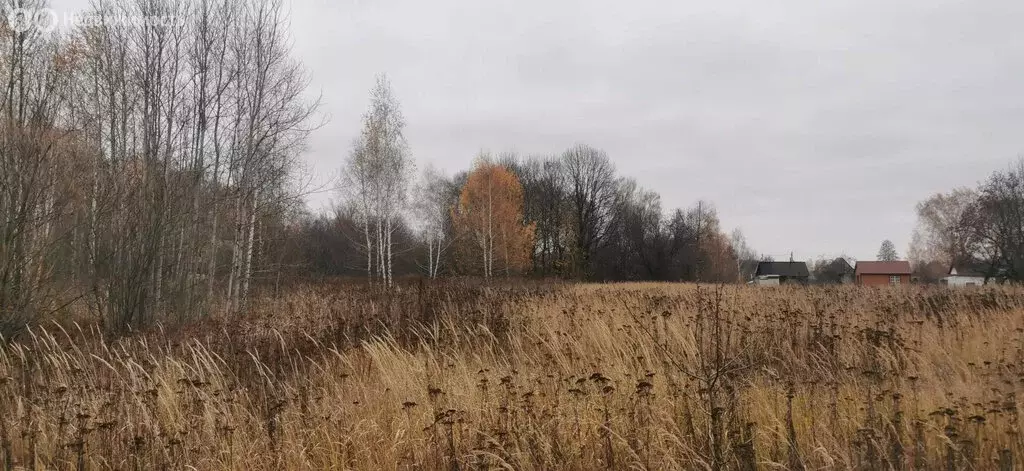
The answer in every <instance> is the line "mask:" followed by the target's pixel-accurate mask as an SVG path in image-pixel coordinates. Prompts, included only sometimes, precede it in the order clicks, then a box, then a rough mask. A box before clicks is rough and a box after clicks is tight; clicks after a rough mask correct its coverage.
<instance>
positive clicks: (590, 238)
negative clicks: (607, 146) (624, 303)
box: [562, 144, 617, 275]
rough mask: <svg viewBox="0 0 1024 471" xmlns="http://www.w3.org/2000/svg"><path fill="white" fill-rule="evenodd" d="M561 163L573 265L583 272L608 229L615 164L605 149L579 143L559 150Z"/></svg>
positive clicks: (587, 267)
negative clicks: (572, 239) (572, 240)
mask: <svg viewBox="0 0 1024 471" xmlns="http://www.w3.org/2000/svg"><path fill="white" fill-rule="evenodd" d="M562 166H563V169H564V171H565V178H566V180H567V186H568V192H569V199H570V201H571V207H572V216H573V226H574V229H575V234H574V236H575V252H576V257H577V263H576V267H577V268H576V269H577V271H578V272H580V273H582V274H584V275H586V274H589V273H591V272H592V269H593V267H592V266H591V260H592V259H593V257H594V255H595V254H596V252H597V250H598V249H599V248H600V247H601V246H602V245H603V244H604V242H605V237H606V235H607V233H608V227H609V221H610V214H611V211H612V208H613V207H614V204H615V200H616V197H617V192H616V179H615V168H614V166H612V163H611V161H610V160H609V159H608V154H606V153H605V152H604V151H601V150H598V149H594V148H592V147H589V146H586V145H582V144H580V145H577V146H575V147H573V148H571V149H569V150H567V151H566V152H565V153H564V154H562Z"/></svg>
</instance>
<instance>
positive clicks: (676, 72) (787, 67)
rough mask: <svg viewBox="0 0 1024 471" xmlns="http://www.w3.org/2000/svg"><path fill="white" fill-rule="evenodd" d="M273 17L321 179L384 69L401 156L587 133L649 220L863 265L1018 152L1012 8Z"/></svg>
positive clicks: (506, 4) (400, 8) (569, 140)
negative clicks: (311, 127)
mask: <svg viewBox="0 0 1024 471" xmlns="http://www.w3.org/2000/svg"><path fill="white" fill-rule="evenodd" d="M285 1H289V0H285ZM85 3H86V2H85V0H57V1H56V2H55V4H56V5H55V6H64V7H67V8H78V9H84V6H77V5H84V4H85ZM290 8H291V13H290V15H291V23H292V29H293V34H294V48H295V53H296V55H297V56H298V57H299V58H300V59H301V60H302V61H303V62H304V64H305V66H306V68H307V69H308V72H309V74H310V78H311V81H312V87H313V89H314V91H315V92H317V93H322V96H323V102H324V108H323V111H324V112H325V114H327V115H328V116H329V118H330V121H329V123H328V124H327V125H326V127H324V128H323V129H320V130H319V131H318V132H317V133H316V134H315V135H314V136H313V137H312V141H311V146H310V152H309V154H308V155H307V157H306V159H307V161H308V162H309V165H310V166H311V168H312V169H313V170H314V171H315V172H316V174H317V175H319V176H320V177H324V176H327V175H333V174H336V173H337V169H338V168H339V167H340V166H341V164H342V161H343V159H344V158H345V156H346V154H347V152H348V147H349V143H350V142H351V141H352V139H353V137H354V136H355V135H356V133H357V132H358V130H359V119H360V116H361V114H362V113H363V111H364V110H365V108H366V106H367V104H368V94H369V90H370V88H371V86H372V85H373V78H374V75H375V74H377V73H380V72H384V73H387V74H388V75H389V77H390V79H391V82H392V85H393V88H394V90H395V93H396V95H397V96H398V98H399V99H400V100H401V102H402V106H403V111H404V113H405V117H406V121H407V123H408V127H407V138H408V140H409V144H410V146H411V148H412V151H413V154H414V156H415V158H416V159H417V161H418V165H419V166H423V165H424V164H426V163H428V162H429V163H431V164H433V165H435V166H436V167H439V168H441V169H444V170H446V171H448V172H449V173H453V172H455V171H458V170H461V169H464V168H466V167H467V166H469V165H470V163H471V161H472V159H473V157H474V156H475V155H476V154H477V153H478V152H479V151H480V150H481V149H487V150H491V151H494V152H500V151H505V150H514V151H517V152H519V153H521V154H524V155H525V154H556V153H560V152H561V151H562V150H564V149H565V148H567V147H569V146H571V145H572V144H574V143H586V144H589V145H592V146H595V147H599V148H602V149H604V150H606V151H607V152H608V153H609V155H610V156H611V158H612V160H613V161H614V163H615V165H616V167H617V168H618V171H619V173H620V174H622V175H625V176H630V177H633V178H635V179H636V180H637V181H638V182H640V183H641V184H642V185H644V186H646V187H648V188H651V189H653V190H655V191H657V192H658V193H660V194H661V196H662V205H663V207H664V208H665V209H666V210H669V209H671V208H674V207H677V206H684V207H685V206H689V205H691V204H693V203H694V202H695V201H696V200H698V199H701V198H703V199H706V200H709V201H712V202H714V203H715V205H716V206H717V208H718V212H719V216H720V218H721V220H722V223H723V226H724V227H725V228H726V229H732V228H735V227H740V228H742V229H743V231H744V232H745V233H746V234H747V237H748V238H749V240H750V242H751V244H752V245H753V246H754V248H755V249H757V250H759V251H761V252H763V253H765V254H770V255H774V256H775V257H776V258H777V259H778V258H784V257H788V254H789V253H790V252H791V251H792V252H795V255H796V257H797V258H798V259H806V258H809V257H813V256H816V255H818V254H839V253H841V252H845V253H847V254H849V255H852V256H854V257H857V258H860V259H872V258H874V256H875V253H876V252H877V249H878V246H879V244H880V242H881V241H882V240H883V239H885V238H890V239H892V240H893V241H894V242H895V243H896V247H897V249H898V250H899V252H900V253H901V254H905V253H906V250H907V246H908V243H909V240H910V235H911V231H912V230H913V226H914V224H915V215H914V205H915V203H916V202H917V201H919V200H921V199H923V198H925V197H927V196H928V195H930V194H932V193H934V192H938V191H945V190H948V189H950V188H952V187H954V186H958V185H974V184H976V183H977V182H978V181H980V180H982V179H984V178H985V177H986V176H987V175H988V174H989V173H991V172H992V171H993V170H995V169H1001V168H1004V167H1005V166H1006V165H1007V164H1008V163H1009V162H1010V161H1011V160H1013V159H1015V158H1016V157H1017V156H1019V155H1022V154H1024V90H1022V87H1024V36H1022V35H1021V34H1022V33H1021V25H1024V2H1022V1H1020V0H984V1H974V0H971V1H968V0H963V1H949V0H928V1H913V2H909V1H904V2H893V1H891V0H885V1H881V0H829V1H824V2H823V1H820V0H790V1H785V2H783V1H772V0H745V1H716V2H709V1H706V0H701V1H682V0H681V1H661V2H644V1H639V2H638V1H630V2H626V1H621V0H616V1H605V0H578V1H575V0H574V1H551V0H514V1H497V2H496V1H486V0H480V1H454V0H330V1H328V0H290ZM332 198H334V196H333V195H331V194H330V193H322V194H318V195H313V196H312V197H310V205H311V207H312V208H313V209H319V208H321V207H323V206H325V205H327V204H329V202H330V200H331V199H332Z"/></svg>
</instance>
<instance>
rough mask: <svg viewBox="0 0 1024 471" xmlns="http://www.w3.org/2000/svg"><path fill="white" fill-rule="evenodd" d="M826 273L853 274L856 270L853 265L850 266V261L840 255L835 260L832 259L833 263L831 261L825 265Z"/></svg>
mask: <svg viewBox="0 0 1024 471" xmlns="http://www.w3.org/2000/svg"><path fill="white" fill-rule="evenodd" d="M825 273H829V274H833V275H846V274H850V275H852V274H853V273H854V270H853V267H852V266H850V262H847V261H846V259H845V258H842V257H839V258H837V259H835V260H832V263H829V264H828V265H827V266H826V267H825Z"/></svg>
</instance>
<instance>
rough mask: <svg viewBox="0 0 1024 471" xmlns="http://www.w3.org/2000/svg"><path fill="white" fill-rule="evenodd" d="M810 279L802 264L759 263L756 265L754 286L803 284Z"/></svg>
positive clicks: (805, 267)
mask: <svg viewBox="0 0 1024 471" xmlns="http://www.w3.org/2000/svg"><path fill="white" fill-rule="evenodd" d="M810 277H811V273H810V272H809V271H807V264H806V263H804V262H761V263H758V264H757V272H756V273H755V274H754V284H769V285H775V284H782V285H784V284H793V283H799V284H804V283H807V280H808V279H809V278H810Z"/></svg>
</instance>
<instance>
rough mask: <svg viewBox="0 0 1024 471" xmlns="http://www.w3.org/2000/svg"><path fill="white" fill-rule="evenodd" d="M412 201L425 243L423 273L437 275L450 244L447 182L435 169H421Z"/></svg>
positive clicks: (450, 202) (451, 199) (430, 275)
mask: <svg viewBox="0 0 1024 471" xmlns="http://www.w3.org/2000/svg"><path fill="white" fill-rule="evenodd" d="M415 193H416V198H415V203H414V204H413V207H414V209H415V210H416V213H417V216H418V218H419V220H420V223H421V232H422V238H423V242H424V243H425V244H426V245H427V263H426V265H425V266H424V269H425V270H426V272H427V276H428V277H430V278H437V275H438V274H439V273H440V271H441V262H442V259H443V256H444V254H445V252H447V250H448V248H449V247H450V246H451V244H452V234H451V229H452V228H451V227H450V223H449V222H450V220H451V219H450V215H451V211H452V208H454V207H455V204H456V203H457V202H456V201H454V200H453V198H451V191H450V190H449V183H448V181H447V179H446V178H445V177H444V176H443V175H441V174H440V173H439V172H438V171H437V170H436V169H434V168H433V167H431V166H427V167H426V168H424V169H423V174H422V176H421V178H420V182H419V184H418V185H417V187H416V189H415Z"/></svg>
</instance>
